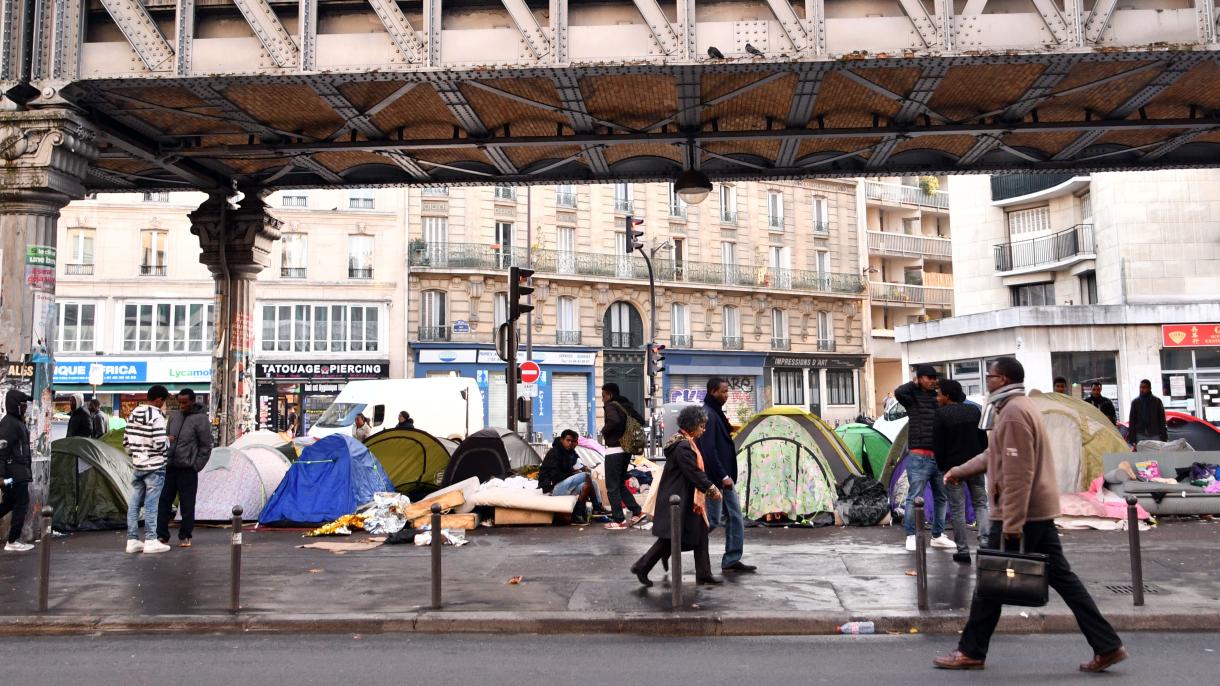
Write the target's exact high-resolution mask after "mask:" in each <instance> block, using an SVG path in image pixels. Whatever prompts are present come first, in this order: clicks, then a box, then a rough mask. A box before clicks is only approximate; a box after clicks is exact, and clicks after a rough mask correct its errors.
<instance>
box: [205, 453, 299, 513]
mask: <svg viewBox="0 0 1220 686" xmlns="http://www.w3.org/2000/svg"><path fill="white" fill-rule="evenodd" d="M291 464H292V463H290V462H289V461H288V458H286V457H284V455H283V453H281V452H280V451H278V450H276V449H275V448H271V447H268V446H265V445H251V446H249V447H247V448H245V449H243V450H238V449H236V448H215V449H213V450H212V456H211V458H210V459H208V464H207V466H206V467H204V468H203V471H202V472H200V473H199V491H198V495H197V496H196V501H195V519H196V520H198V521H201V522H227V521H229V520H230V519H231V518H232V516H233V506H234V505H241V509H242V519H244V520H246V521H251V522H253V521H258V517H259V515H260V514H262V511H263V507H264V506H265V505H266V504H267V499H268V498H270V497H271V494H272V493H275V489H276V487H278V486H279V485H280V482H281V481H283V480H284V475H285V474H287V473H288V468H289V466H291Z"/></svg>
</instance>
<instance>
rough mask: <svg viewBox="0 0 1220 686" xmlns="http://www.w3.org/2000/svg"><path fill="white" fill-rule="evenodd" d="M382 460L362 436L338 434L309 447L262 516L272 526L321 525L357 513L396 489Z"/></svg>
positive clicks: (259, 519)
mask: <svg viewBox="0 0 1220 686" xmlns="http://www.w3.org/2000/svg"><path fill="white" fill-rule="evenodd" d="M393 490H394V484H392V483H391V482H390V479H389V477H387V476H386V474H385V469H383V468H382V466H381V463H380V462H378V461H377V458H376V457H373V453H371V452H369V450H368V448H365V447H364V445H363V444H361V443H360V441H357V440H356V439H354V438H352V437H351V436H343V435H339V434H334V435H331V436H327V437H325V438H322V439H319V440H318V441H317V442H315V443H314V444H313V445H310V446H308V447H306V448H305V450H304V451H303V452H302V453H301V457H300V458H299V459H298V460H297V461H296V462H293V463H292V467H291V468H289V469H288V473H287V474H286V475H285V476H284V480H283V481H281V482H280V485H279V487H278V488H276V489H275V494H274V495H272V496H271V498H270V500H268V501H267V505H266V507H264V508H263V512H262V514H261V515H260V516H259V518H258V521H259V523H260V524H264V525H271V526H318V525H319V524H325V523H326V522H331V521H334V520H336V519H338V518H339V517H342V516H343V515H347V514H351V513H353V512H355V511H356V508H357V507H359V506H360V505H362V504H364V503H367V502H369V501H371V500H372V499H373V494H374V493H379V492H385V491H393Z"/></svg>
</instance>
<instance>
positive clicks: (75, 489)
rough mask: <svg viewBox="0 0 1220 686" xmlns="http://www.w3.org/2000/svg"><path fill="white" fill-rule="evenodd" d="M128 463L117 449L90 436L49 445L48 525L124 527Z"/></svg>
mask: <svg viewBox="0 0 1220 686" xmlns="http://www.w3.org/2000/svg"><path fill="white" fill-rule="evenodd" d="M131 476H132V469H131V462H130V461H129V460H128V459H127V455H125V454H124V453H123V452H122V451H121V450H115V449H114V448H113V447H111V446H109V445H107V444H106V443H103V442H101V441H98V440H94V439H92V438H62V439H60V440H58V441H55V442H54V443H52V444H51V495H50V498H49V504H50V505H51V507H53V508H55V513H54V515H53V516H52V525H53V526H54V527H55V528H56V529H58V530H60V531H98V530H103V529H123V528H126V527H127V503H128V500H129V499H130V498H131Z"/></svg>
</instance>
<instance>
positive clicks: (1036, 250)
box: [992, 224, 1096, 274]
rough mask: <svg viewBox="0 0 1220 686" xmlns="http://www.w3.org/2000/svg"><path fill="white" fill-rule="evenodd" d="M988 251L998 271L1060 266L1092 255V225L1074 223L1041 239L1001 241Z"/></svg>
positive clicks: (1086, 258) (1009, 271)
mask: <svg viewBox="0 0 1220 686" xmlns="http://www.w3.org/2000/svg"><path fill="white" fill-rule="evenodd" d="M992 250H993V255H994V257H995V270H996V273H998V274H1013V273H1020V272H1022V271H1038V270H1042V269H1062V268H1063V267H1067V266H1071V265H1073V264H1076V263H1077V262H1083V261H1084V260H1091V259H1094V258H1095V257H1096V254H1095V248H1094V245H1093V225H1092V224H1077V225H1076V226H1073V227H1072V228H1070V229H1065V230H1063V231H1060V232H1058V233H1054V234H1051V235H1049V236H1042V237H1041V238H1031V239H1029V240H1024V241H1016V242H1014V243H1001V244H999V245H997V246H995V247H994V248H993V249H992Z"/></svg>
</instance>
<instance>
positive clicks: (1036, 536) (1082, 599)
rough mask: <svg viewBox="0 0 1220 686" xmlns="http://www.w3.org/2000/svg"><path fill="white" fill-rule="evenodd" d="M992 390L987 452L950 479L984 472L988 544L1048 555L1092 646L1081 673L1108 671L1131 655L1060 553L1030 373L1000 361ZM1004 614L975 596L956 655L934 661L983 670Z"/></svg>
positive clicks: (1051, 468) (985, 422)
mask: <svg viewBox="0 0 1220 686" xmlns="http://www.w3.org/2000/svg"><path fill="white" fill-rule="evenodd" d="M987 390H988V392H989V393H990V395H989V396H988V398H987V407H986V408H985V409H984V410H983V419H982V422H981V423H980V425H979V428H982V429H984V430H990V431H991V440H990V444H989V446H988V448H987V450H986V451H985V452H984V453H983V454H981V455H979V456H978V457H975V458H974V459H972V460H970V461H969V462H967V463H965V464H963V465H959V466H957V467H954V468H953V469H950V470H949V471H948V472H947V473H946V474H945V481H946V482H947V483H950V484H956V483H958V482H960V481H962V480H963V479H966V478H968V477H972V476H976V475H978V474H982V473H983V472H986V473H987V499H988V501H989V502H988V505H989V507H990V518H991V537H990V545H991V546H992V547H995V545H996V544H997V543H998V542H1000V541H1003V545H1005V546H1006V548H1007V549H1009V550H1014V551H1015V550H1017V549H1018V548H1019V546H1020V545H1021V543H1022V541H1024V544H1025V552H1028V553H1042V554H1044V555H1046V556H1047V576H1048V581H1049V583H1050V586H1051V588H1053V589H1055V592H1056V593H1058V594H1059V595H1060V596H1062V597H1063V601H1064V602H1065V603H1067V606H1068V608H1070V609H1071V610H1072V614H1073V615H1075V616H1076V623H1077V624H1079V625H1080V630H1081V632H1082V633H1083V634H1084V636H1085V639H1086V640H1088V642H1089V645H1090V646H1092V648H1093V659H1092V660H1089V661H1088V662H1084V663H1081V665H1080V671H1082V672H1102V671H1105V670H1106V669H1108V668H1109V667H1110V666H1112V665H1114V664H1117V663H1119V662H1122V661H1123V660H1125V659H1127V656H1128V655H1127V650H1126V648H1124V647H1123V644H1122V640H1121V639H1119V637H1118V634H1117V633H1115V631H1114V628H1113V627H1112V626H1110V623H1109V622H1107V621H1106V618H1105V617H1102V616H1101V612H1100V611H1098V609H1097V604H1096V603H1094V602H1093V598H1092V596H1090V595H1089V592H1088V590H1086V589H1085V587H1084V584H1082V583H1081V582H1080V579H1079V578H1078V577H1077V576H1076V574H1075V573H1073V572H1072V568H1071V566H1070V565H1068V561H1067V558H1066V557H1064V555H1063V546H1061V545H1060V543H1059V532H1058V531H1056V530H1055V517H1057V516H1058V515H1059V487H1058V485H1057V484H1056V483H1055V464H1054V459H1053V458H1052V456H1051V447H1050V444H1049V443H1048V442H1047V440H1046V427H1045V426H1043V424H1042V417H1041V415H1040V414H1039V412H1038V408H1037V407H1035V406H1034V404H1033V402H1032V401H1030V399H1029V398H1027V397H1026V396H1025V369H1024V368H1023V367H1022V366H1021V363H1020V362H1018V361H1017V360H1016V359H1014V358H1011V357H1002V358H1000V359H998V360H995V361H994V362H992V363H991V365H990V366H989V367H988V368H987ZM1002 609H1003V605H1001V604H1000V603H998V602H995V601H991V600H984V599H982V598H979V597H978V596H977V595H975V597H974V599H973V601H972V602H971V604H970V619H969V620H967V622H966V628H965V629H964V630H963V631H962V637H961V640H959V641H958V644H957V650H956V651H954V652H952V653H950V654H949V655H946V656H943V657H938V658H936V660H935V663H934V664H935V666H936V667H939V668H941V669H982V668H983V666H984V663H985V661H986V659H987V648H988V645H989V644H990V642H991V635H992V633H994V632H995V628H996V624H998V623H999V621H1000V611H1001V610H1002Z"/></svg>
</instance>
